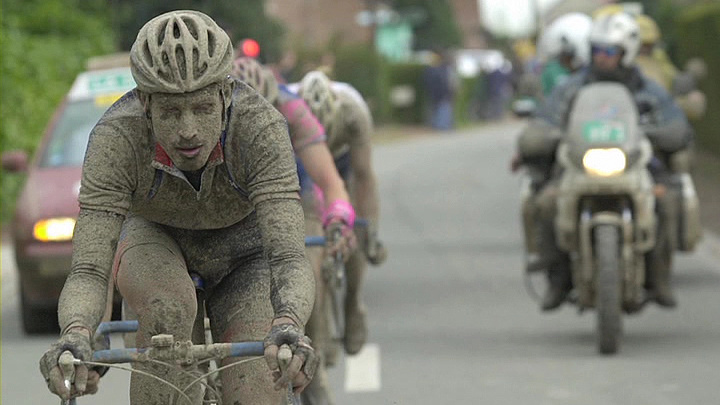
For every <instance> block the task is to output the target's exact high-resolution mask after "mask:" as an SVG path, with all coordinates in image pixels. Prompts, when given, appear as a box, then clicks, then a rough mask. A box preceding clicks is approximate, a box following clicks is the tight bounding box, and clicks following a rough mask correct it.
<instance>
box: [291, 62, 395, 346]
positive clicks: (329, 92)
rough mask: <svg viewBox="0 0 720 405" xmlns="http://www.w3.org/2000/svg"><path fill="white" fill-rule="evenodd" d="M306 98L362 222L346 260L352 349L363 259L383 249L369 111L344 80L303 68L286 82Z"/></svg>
mask: <svg viewBox="0 0 720 405" xmlns="http://www.w3.org/2000/svg"><path fill="white" fill-rule="evenodd" d="M291 89H293V90H295V89H297V93H298V94H299V95H300V96H301V97H302V98H303V99H304V100H305V101H306V102H307V103H308V105H309V106H310V109H311V110H312V112H313V114H315V116H316V117H318V119H319V120H320V123H321V124H322V125H323V127H324V128H325V133H326V134H327V138H328V140H327V143H328V147H329V148H330V152H331V153H332V155H333V158H334V159H335V166H336V167H337V169H338V172H339V173H340V175H341V176H342V177H343V179H344V180H345V183H346V184H347V185H348V190H349V191H350V200H351V202H352V204H353V206H354V207H355V209H356V212H357V214H358V216H359V217H361V218H364V219H367V220H368V225H367V227H358V228H357V229H356V230H355V234H356V235H357V237H358V242H359V247H360V249H358V250H356V251H354V252H353V253H351V254H350V255H349V257H348V259H347V262H346V269H347V276H348V283H347V297H346V301H345V333H344V336H345V341H344V346H345V352H347V353H348V354H355V353H357V352H359V351H360V349H361V348H362V346H363V345H364V344H365V341H366V340H367V320H366V311H365V306H364V305H363V303H362V294H361V293H362V291H361V288H362V281H363V276H364V274H365V270H366V269H367V262H368V261H370V262H371V263H372V264H374V265H379V264H381V263H382V262H383V261H384V260H385V258H386V256H387V252H386V250H385V248H384V246H383V245H382V243H380V240H379V239H378V236H377V235H378V219H379V211H380V202H379V198H378V190H377V180H376V178H375V173H374V171H373V167H372V160H371V158H372V146H371V142H370V136H371V135H372V131H373V122H372V116H371V114H370V109H369V108H368V106H367V104H366V103H365V100H363V98H362V96H361V95H360V93H359V92H358V91H357V90H355V88H353V87H352V86H350V85H349V84H347V83H341V82H332V81H330V79H328V77H327V76H326V75H325V74H324V73H322V72H320V71H312V72H309V73H307V74H306V75H305V76H304V77H303V79H302V80H301V82H300V83H299V84H297V85H294V86H291Z"/></svg>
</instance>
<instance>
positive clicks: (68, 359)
mask: <svg viewBox="0 0 720 405" xmlns="http://www.w3.org/2000/svg"><path fill="white" fill-rule="evenodd" d="M58 366H60V371H61V372H62V374H63V376H64V377H65V388H66V389H67V390H68V396H69V395H70V394H71V391H72V384H73V381H74V380H75V357H74V356H73V354H72V352H70V351H69V350H65V351H64V352H62V354H61V355H60V358H59V359H58ZM75 404H76V401H75V398H70V399H60V405H75Z"/></svg>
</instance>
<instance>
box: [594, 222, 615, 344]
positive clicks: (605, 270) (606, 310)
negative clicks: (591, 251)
mask: <svg viewBox="0 0 720 405" xmlns="http://www.w3.org/2000/svg"><path fill="white" fill-rule="evenodd" d="M619 239H620V235H619V229H618V228H617V227H616V226H614V225H598V226H597V227H596V228H595V260H596V262H595V264H596V272H597V273H596V286H595V289H596V291H595V300H596V302H595V309H596V310H597V345H598V351H599V352H600V353H601V354H613V353H616V352H617V351H618V349H619V346H620V336H621V334H622V309H621V302H620V294H621V288H622V286H621V284H620V280H621V278H620V243H619Z"/></svg>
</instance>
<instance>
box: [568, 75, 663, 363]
mask: <svg viewBox="0 0 720 405" xmlns="http://www.w3.org/2000/svg"><path fill="white" fill-rule="evenodd" d="M638 117H639V116H638V111H637V108H636V104H635V102H634V100H633V97H632V95H631V94H630V92H629V91H628V90H627V89H626V88H625V87H624V86H622V85H620V84H617V83H608V82H600V83H594V84H590V85H587V86H585V87H583V88H582V89H581V90H580V91H579V93H578V94H577V97H576V99H575V102H574V105H573V109H572V111H571V112H570V115H569V120H568V126H567V132H566V134H565V136H564V138H563V140H562V141H561V142H560V144H559V146H558V149H557V152H556V161H557V164H558V165H559V167H560V168H561V169H562V175H561V177H560V182H559V186H558V198H557V216H556V217H555V223H554V225H555V236H556V243H557V245H558V247H559V248H560V250H562V251H564V252H566V253H567V256H568V257H569V261H570V269H571V274H572V283H573V292H572V293H571V296H570V298H571V302H574V304H575V305H577V307H578V308H579V309H580V310H581V311H582V310H585V309H594V310H595V311H596V313H597V330H596V333H597V349H598V351H599V352H600V353H603V354H612V353H616V352H617V351H618V349H619V346H620V340H621V336H622V316H623V313H634V312H637V311H639V310H640V309H641V308H642V307H643V306H644V305H645V304H646V303H647V302H648V301H649V300H650V296H649V290H648V289H647V288H646V287H647V285H648V278H649V276H650V272H649V264H650V262H653V261H655V262H654V263H657V262H656V261H657V260H658V258H659V259H660V260H667V261H668V262H667V263H666V264H667V265H669V263H670V260H671V255H672V251H673V248H672V243H671V242H670V240H671V239H672V238H670V235H669V234H668V232H666V231H665V229H666V227H665V226H662V227H661V226H660V222H659V221H658V217H657V214H656V195H655V193H656V192H658V191H657V190H658V189H657V187H656V184H655V183H654V181H653V177H652V175H651V173H650V170H649V168H648V163H650V161H651V159H652V158H653V148H652V145H651V144H650V142H649V140H648V139H647V137H646V136H645V134H644V133H643V131H642V129H641V127H640V125H639V119H638Z"/></svg>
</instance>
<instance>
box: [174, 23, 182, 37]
mask: <svg viewBox="0 0 720 405" xmlns="http://www.w3.org/2000/svg"><path fill="white" fill-rule="evenodd" d="M173 37H175V39H180V27H179V26H178V23H177V21H175V22H173Z"/></svg>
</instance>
